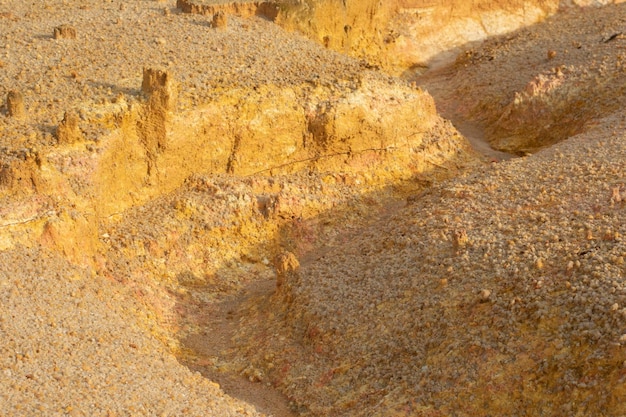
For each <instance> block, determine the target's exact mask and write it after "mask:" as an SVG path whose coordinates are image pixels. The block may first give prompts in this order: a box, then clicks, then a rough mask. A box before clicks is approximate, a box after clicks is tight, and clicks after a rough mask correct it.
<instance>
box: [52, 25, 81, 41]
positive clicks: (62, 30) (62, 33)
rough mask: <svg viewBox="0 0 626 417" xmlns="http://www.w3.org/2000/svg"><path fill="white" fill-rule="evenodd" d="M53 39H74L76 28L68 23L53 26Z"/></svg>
mask: <svg viewBox="0 0 626 417" xmlns="http://www.w3.org/2000/svg"><path fill="white" fill-rule="evenodd" d="M54 39H76V29H74V28H73V27H72V26H70V25H61V26H57V27H55V28H54Z"/></svg>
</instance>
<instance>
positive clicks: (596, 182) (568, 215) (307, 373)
mask: <svg viewBox="0 0 626 417" xmlns="http://www.w3.org/2000/svg"><path fill="white" fill-rule="evenodd" d="M623 10H624V6H623V5H622V6H611V7H607V8H604V9H600V10H595V9H588V10H586V11H585V12H584V13H581V12H571V13H567V14H564V15H559V16H557V17H555V18H554V19H551V20H549V21H547V22H546V23H544V24H541V25H537V26H534V27H530V28H526V29H524V30H521V31H519V32H516V33H513V34H511V35H508V36H505V37H502V38H496V39H493V40H489V41H488V42H486V43H485V44H484V45H482V46H479V47H475V49H473V50H471V51H469V52H468V53H467V54H466V55H465V56H462V57H461V58H460V59H459V60H458V61H457V62H456V63H453V64H452V65H451V66H450V67H448V68H444V69H442V70H440V71H438V72H436V73H432V74H427V75H426V76H425V77H424V78H422V79H418V80H417V81H418V82H420V83H423V85H424V86H425V88H426V89H428V90H429V91H430V92H432V93H433V95H434V96H435V97H436V98H437V100H438V108H439V109H440V110H441V111H442V112H443V113H444V114H446V115H448V116H449V117H451V118H452V119H453V120H454V121H455V123H456V124H457V126H458V127H459V129H460V130H461V131H465V132H468V135H469V136H475V137H478V138H480V136H481V130H482V129H486V131H487V132H488V136H489V138H490V140H491V141H492V142H494V143H496V144H497V143H505V144H507V146H511V144H512V146H514V147H515V149H517V150H518V151H519V152H520V154H525V155H529V153H528V152H533V153H534V152H537V151H538V149H540V148H541V147H545V146H546V145H551V144H554V142H556V141H560V142H559V143H558V144H554V145H553V146H552V147H550V148H549V149H543V150H541V151H539V152H538V153H536V154H535V155H532V156H526V157H523V158H518V159H512V160H509V161H507V162H499V163H494V164H491V165H490V166H485V167H483V168H482V169H478V170H473V171H469V172H467V173H466V174H465V175H463V176H461V177H459V178H457V179H454V180H451V181H448V182H444V183H442V184H439V185H436V186H434V187H432V188H430V189H429V190H427V191H426V192H424V193H422V194H419V195H415V196H411V197H409V198H408V200H407V206H406V207H404V208H402V209H399V210H398V211H397V212H395V213H394V214H393V216H391V217H390V218H385V219H384V220H381V221H380V222H377V223H374V224H373V225H371V226H369V227H366V228H364V229H363V230H362V231H361V233H360V234H358V235H357V236H354V237H352V238H351V239H349V240H348V241H347V242H345V243H344V244H342V245H338V246H337V247H335V248H334V250H332V251H330V252H328V251H323V252H321V253H319V256H318V257H315V256H313V258H310V257H308V258H307V259H305V260H303V262H301V265H300V268H299V270H297V271H296V272H294V273H293V274H291V276H290V279H291V284H290V291H289V292H288V293H287V294H282V295H273V296H271V297H270V296H267V297H266V298H264V299H263V298H260V299H258V300H257V301H256V302H255V303H253V304H251V305H249V306H248V308H249V309H250V314H249V315H248V316H247V317H248V319H247V320H248V323H247V324H246V325H244V326H243V327H242V328H241V329H240V331H239V335H238V339H237V340H238V341H239V342H240V343H241V344H242V345H244V346H245V345H247V346H248V347H247V348H242V349H241V351H242V354H243V355H245V356H246V357H248V358H250V359H251V360H252V361H254V363H255V364H256V366H257V367H258V369H260V372H264V373H266V374H267V375H268V377H269V378H270V379H271V380H273V381H276V383H277V385H278V387H279V388H280V389H281V390H283V391H284V392H286V393H287V394H288V395H289V396H290V397H291V398H292V399H293V401H294V402H295V403H297V404H300V405H301V406H302V407H303V408H302V411H303V413H304V415H316V416H323V415H350V416H365V415H368V416H371V415H381V416H383V415H398V416H400V415H407V416H409V415H410V416H416V415H417V416H439V415H455V416H487V415H511V416H513V415H519V416H522V415H525V416H526V415H603V416H621V415H624V413H625V412H626V410H625V409H624V402H623V398H624V396H625V395H626V392H625V388H626V377H625V375H626V373H625V369H626V362H625V361H624V360H625V359H626V351H625V350H624V345H625V344H626V335H625V333H626V310H625V308H624V306H625V305H626V298H625V296H626V293H625V292H624V291H625V289H624V280H625V279H626V266H625V261H624V259H625V258H626V246H625V244H624V233H625V232H626V229H625V228H624V225H625V224H626V223H625V217H624V216H625V214H626V211H625V208H626V206H625V205H624V204H625V200H626V199H625V198H624V197H625V194H626V177H625V176H624V173H625V172H626V165H625V161H626V147H625V144H626V136H625V134H624V127H625V123H626V119H624V116H623V114H622V112H621V109H622V108H623V97H624V96H623V94H622V89H623V86H624V81H623V74H624V72H623V69H622V66H621V65H622V64H621V62H622V61H621V60H622V59H623V58H622V53H623V52H622V51H623V42H624V40H623V37H622V35H621V34H620V33H621V31H623V30H624V26H623ZM620 22H621V23H620ZM613 35H615V36H613ZM552 48H554V49H552ZM552 50H554V51H556V53H555V54H552V53H550V51H552ZM555 68H556V69H555ZM559 68H564V69H563V70H562V72H560V71H559ZM546 79H547V80H552V82H550V81H546ZM555 79H558V80H562V82H561V81H559V82H556V83H555V82H554V80H555ZM602 80H606V84H605V83H604V81H602ZM577 94H579V95H578V96H577ZM516 97H517V100H516ZM582 97H585V100H584V101H581V98H582ZM588 97H593V98H594V99H593V100H590V101H586V98H588ZM570 111H571V112H573V113H568V112H570ZM515 112H517V113H515ZM512 113H513V114H516V118H515V119H514V120H515V121H516V123H519V125H520V126H521V127H520V129H519V130H518V131H516V132H514V133H515V134H516V135H520V132H523V133H524V134H526V135H528V136H530V137H531V139H529V140H528V141H525V137H523V136H518V137H516V138H514V140H511V139H510V138H509V137H507V138H504V139H506V140H502V141H499V138H498V137H497V134H498V133H502V132H504V133H506V134H510V132H507V131H506V130H505V129H504V128H502V127H501V126H502V124H503V120H504V121H506V118H507V117H509V116H510V115H511V114H512ZM468 119H469V120H468ZM546 121H550V123H552V124H553V126H554V130H555V131H554V132H552V133H551V131H550V127H549V126H547V127H546V125H545V124H543V123H544V122H545V123H547V122H546ZM498 123H500V125H498ZM559 123H563V125H562V126H561V125H560V124H559ZM546 132H547V133H546ZM579 132H583V133H579ZM573 133H579V134H578V135H575V136H572V137H570V138H569V139H567V140H563V139H564V138H566V137H568V136H569V135H572V134H573ZM544 135H545V136H544ZM520 138H521V139H520ZM544 139H545V140H544ZM507 146H505V148H506V147H507ZM509 149H510V147H509ZM486 152H487V153H488V154H489V156H490V157H492V158H493V160H494V161H498V160H501V159H506V158H501V157H498V156H502V155H501V154H500V155H498V154H497V153H494V152H493V151H491V150H486ZM259 305H261V306H262V307H259ZM259 328H260V329H261V330H259ZM267 334H273V335H274V337H271V338H268V337H266V335H267ZM281 341H282V342H281ZM259 346H261V347H262V348H261V349H259ZM259 352H262V354H259ZM268 358H270V359H268Z"/></svg>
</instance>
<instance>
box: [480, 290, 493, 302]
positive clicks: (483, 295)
mask: <svg viewBox="0 0 626 417" xmlns="http://www.w3.org/2000/svg"><path fill="white" fill-rule="evenodd" d="M479 297H480V302H481V303H486V302H487V301H489V298H490V297H491V291H490V290H487V289H482V290H481V291H480V294H479Z"/></svg>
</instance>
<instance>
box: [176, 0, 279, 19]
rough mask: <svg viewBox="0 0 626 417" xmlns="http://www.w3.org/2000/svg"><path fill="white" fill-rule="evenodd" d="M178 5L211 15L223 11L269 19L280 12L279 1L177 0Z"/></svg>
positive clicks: (186, 9) (188, 11)
mask: <svg viewBox="0 0 626 417" xmlns="http://www.w3.org/2000/svg"><path fill="white" fill-rule="evenodd" d="M176 7H178V8H179V9H181V10H182V11H183V12H184V13H193V14H202V15H209V16H210V15H215V14H216V13H218V12H222V13H226V14H232V15H235V16H241V17H250V16H263V17H265V18H267V19H269V20H274V19H276V16H277V15H278V13H279V2H278V1H254V0H252V1H250V0H244V1H207V0H176Z"/></svg>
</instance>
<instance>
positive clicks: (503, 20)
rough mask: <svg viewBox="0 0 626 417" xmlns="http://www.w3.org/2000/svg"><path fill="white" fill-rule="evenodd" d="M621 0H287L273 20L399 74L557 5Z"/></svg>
mask: <svg viewBox="0 0 626 417" xmlns="http://www.w3.org/2000/svg"><path fill="white" fill-rule="evenodd" d="M621 2H623V0H507V1H494V0H473V1H467V0H452V1H449V0H445V1H444V0H391V1H385V2H381V1H379V0H359V1H356V0H341V1H340V0H319V1H317V0H297V1H296V0H286V1H284V2H282V3H281V4H280V13H279V14H278V17H277V18H276V22H277V23H279V24H281V25H282V26H284V27H286V28H288V29H291V30H297V31H300V32H302V33H304V34H306V35H307V36H309V37H311V38H312V39H315V40H316V41H318V42H320V43H322V44H324V45H326V46H327V47H329V48H331V49H334V50H337V51H341V52H344V53H348V54H350V55H353V56H357V57H359V58H363V59H365V60H367V61H368V62H369V63H370V64H371V65H375V66H380V67H382V68H384V69H386V70H387V71H389V72H391V73H393V74H395V75H400V74H402V73H406V71H408V72H409V73H408V74H405V75H413V74H414V73H415V72H421V71H424V70H426V69H428V68H434V67H437V66H440V65H443V64H445V63H448V62H450V61H451V60H454V58H455V57H456V55H457V54H458V53H459V52H460V49H461V48H462V47H463V46H464V45H466V44H467V43H471V42H476V41H480V40H483V39H485V38H487V37H489V36H494V35H499V34H503V33H507V32H511V31H514V30H516V29H519V28H520V27H524V26H528V25H531V24H534V23H537V22H540V21H542V20H543V19H545V18H546V17H548V16H550V15H553V14H554V13H556V12H557V11H558V10H560V9H564V8H571V7H586V6H602V5H606V4H614V3H621Z"/></svg>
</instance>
